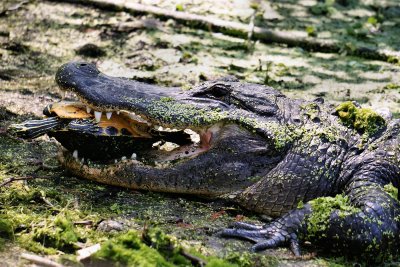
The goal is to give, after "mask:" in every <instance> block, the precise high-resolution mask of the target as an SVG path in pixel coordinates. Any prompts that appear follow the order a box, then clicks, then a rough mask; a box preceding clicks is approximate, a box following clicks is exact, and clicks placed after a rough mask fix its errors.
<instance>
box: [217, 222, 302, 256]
mask: <svg viewBox="0 0 400 267" xmlns="http://www.w3.org/2000/svg"><path fill="white" fill-rule="evenodd" d="M290 232H291V231H288V229H287V227H285V225H283V224H281V223H279V222H278V221H275V222H272V223H270V224H267V225H264V226H259V225H253V224H249V223H243V222H237V223H234V224H233V225H232V226H231V228H226V229H224V230H222V231H221V232H220V233H219V234H220V236H222V237H233V238H240V239H245V240H249V241H251V242H254V243H256V244H255V245H253V246H252V248H251V250H252V251H254V252H257V251H261V250H265V249H269V248H276V247H281V246H286V245H289V246H290V249H291V251H292V252H293V254H294V255H295V256H300V245H299V242H298V239H297V235H296V234H295V233H293V232H292V233H290Z"/></svg>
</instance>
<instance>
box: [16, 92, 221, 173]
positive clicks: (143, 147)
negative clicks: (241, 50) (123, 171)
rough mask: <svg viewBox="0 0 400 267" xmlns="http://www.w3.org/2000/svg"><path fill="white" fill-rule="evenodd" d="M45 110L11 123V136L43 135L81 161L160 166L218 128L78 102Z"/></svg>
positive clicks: (188, 154) (195, 150)
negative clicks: (176, 124)
mask: <svg viewBox="0 0 400 267" xmlns="http://www.w3.org/2000/svg"><path fill="white" fill-rule="evenodd" d="M78 98H79V97H78ZM44 114H45V115H46V116H47V117H48V118H47V119H44V120H37V121H27V122H24V123H23V124H19V125H14V126H13V127H14V132H15V133H16V135H17V136H20V137H23V138H34V137H37V136H40V135H42V134H45V133H47V134H48V136H49V137H54V138H55V139H56V140H57V141H58V142H60V143H61V145H62V146H63V147H64V148H66V151H64V153H69V155H70V156H72V157H73V158H74V159H75V160H76V161H78V162H80V163H81V164H90V163H95V164H111V163H118V162H119V161H129V160H131V161H140V162H142V163H144V164H147V165H153V166H157V165H159V166H164V165H166V164H170V163H174V162H178V161H180V160H182V159H187V158H192V157H196V156H197V155H199V154H201V153H203V152H205V151H207V150H208V149H210V147H211V145H212V141H213V137H215V135H216V134H217V132H218V131H219V128H220V125H219V124H216V125H214V126H211V127H203V128H199V127H197V128H196V129H190V128H168V127H164V126H162V125H160V124H156V123H154V121H153V122H150V121H149V120H148V119H146V118H145V117H144V116H142V115H140V114H137V113H134V112H132V111H127V110H117V111H102V109H101V108H99V107H94V106H93V105H92V106H88V105H86V104H83V103H81V102H65V101H61V102H58V103H54V104H51V105H49V106H47V107H46V108H45V109H44Z"/></svg>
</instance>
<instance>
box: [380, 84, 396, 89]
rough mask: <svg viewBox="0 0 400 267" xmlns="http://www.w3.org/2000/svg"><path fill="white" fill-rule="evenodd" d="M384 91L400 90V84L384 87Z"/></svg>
mask: <svg viewBox="0 0 400 267" xmlns="http://www.w3.org/2000/svg"><path fill="white" fill-rule="evenodd" d="M383 88H384V89H400V84H396V83H388V84H386V85H385V87H383Z"/></svg>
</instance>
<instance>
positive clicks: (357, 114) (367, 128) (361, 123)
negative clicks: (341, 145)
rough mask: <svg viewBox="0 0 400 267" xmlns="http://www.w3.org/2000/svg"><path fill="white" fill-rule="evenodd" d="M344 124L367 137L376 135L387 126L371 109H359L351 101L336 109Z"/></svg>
mask: <svg viewBox="0 0 400 267" xmlns="http://www.w3.org/2000/svg"><path fill="white" fill-rule="evenodd" d="M336 113H337V115H338V116H339V118H340V120H341V121H342V123H343V124H344V125H346V126H348V127H351V128H354V129H356V130H357V131H359V132H361V133H365V134H367V135H369V136H370V135H373V134H375V133H376V132H377V131H378V130H379V129H381V128H382V127H383V126H384V125H385V124H386V122H385V120H384V119H383V118H382V117H381V116H380V115H379V114H377V113H376V112H375V111H373V110H372V109H369V108H358V107H356V106H355V105H354V103H352V102H351V101H347V102H344V103H342V104H340V105H339V106H338V107H337V108H336Z"/></svg>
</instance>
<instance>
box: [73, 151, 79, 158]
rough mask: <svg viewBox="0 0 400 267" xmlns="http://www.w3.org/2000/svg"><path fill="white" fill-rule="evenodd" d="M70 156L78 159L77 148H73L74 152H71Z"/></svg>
mask: <svg viewBox="0 0 400 267" xmlns="http://www.w3.org/2000/svg"><path fill="white" fill-rule="evenodd" d="M72 156H73V157H74V158H76V159H78V150H76V149H75V150H74V153H72Z"/></svg>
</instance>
